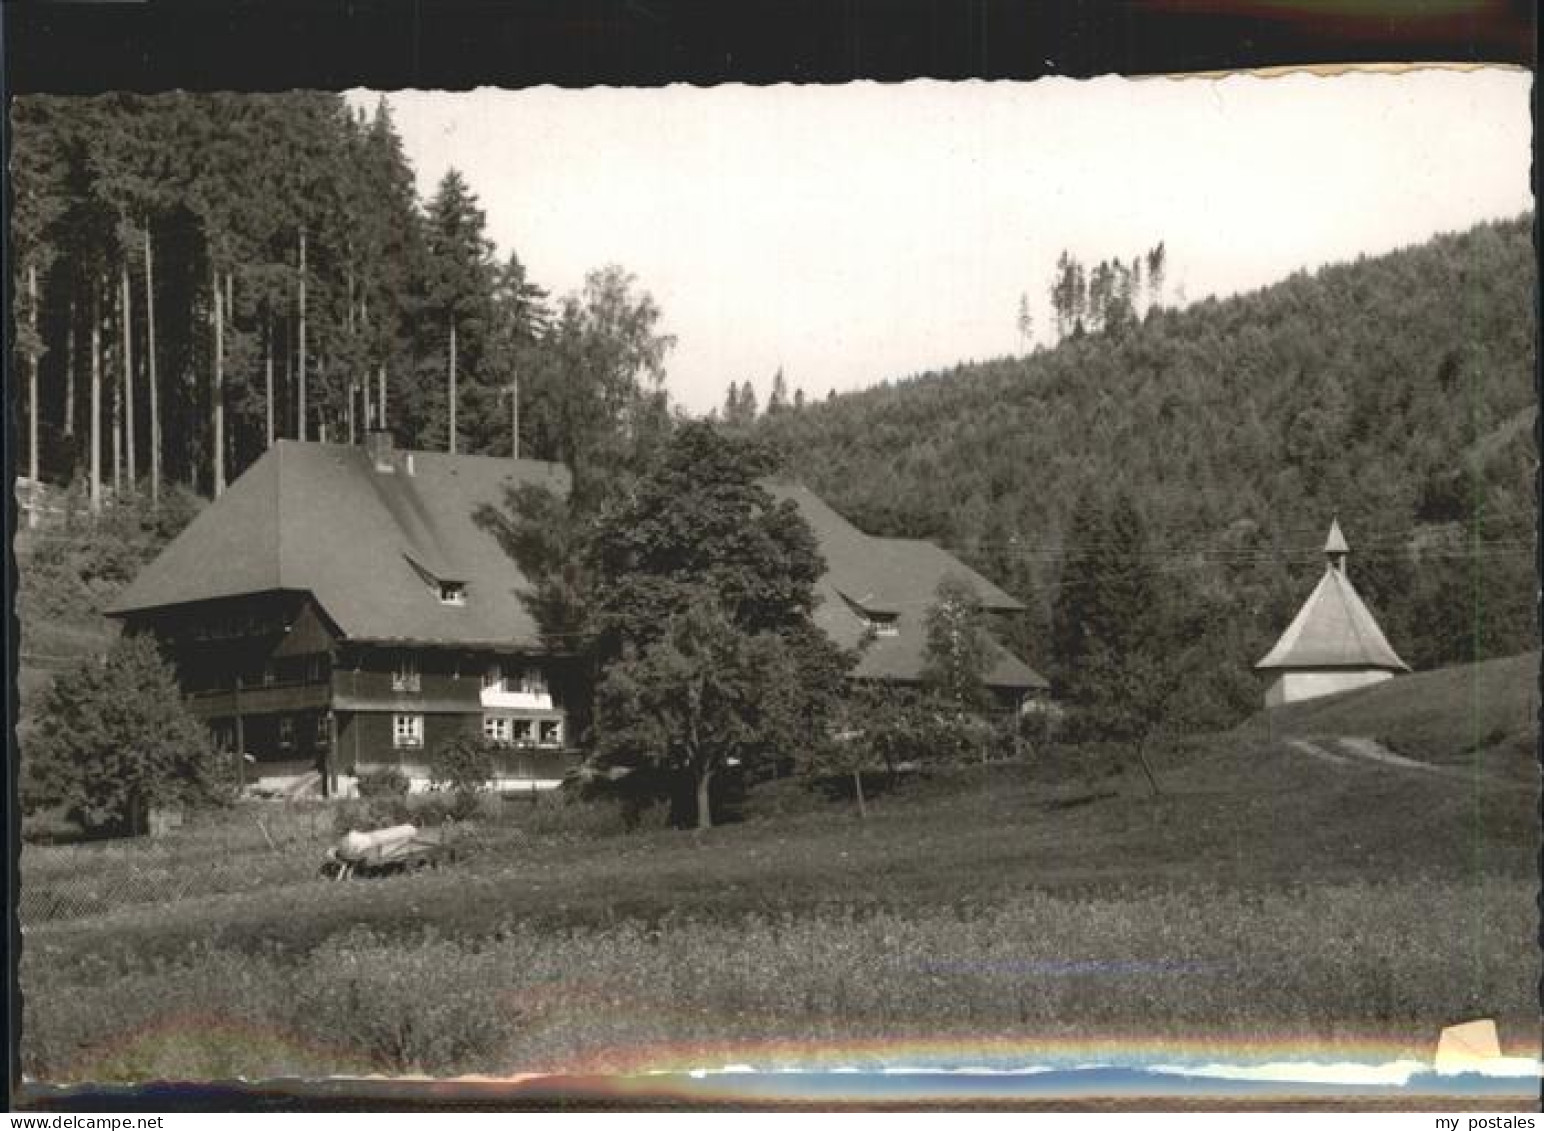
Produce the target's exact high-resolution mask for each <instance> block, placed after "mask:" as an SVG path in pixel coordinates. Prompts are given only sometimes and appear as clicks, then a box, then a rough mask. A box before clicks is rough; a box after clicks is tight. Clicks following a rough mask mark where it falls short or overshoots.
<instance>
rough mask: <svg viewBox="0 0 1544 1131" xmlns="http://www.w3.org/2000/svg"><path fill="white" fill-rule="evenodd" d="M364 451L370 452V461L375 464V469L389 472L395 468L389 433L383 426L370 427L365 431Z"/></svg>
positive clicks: (394, 457) (395, 463)
mask: <svg viewBox="0 0 1544 1131" xmlns="http://www.w3.org/2000/svg"><path fill="white" fill-rule="evenodd" d="M365 451H367V452H369V453H370V462H371V463H372V464H374V465H375V470H376V471H379V472H382V473H385V474H390V473H391V472H394V471H396V470H397V462H396V456H395V453H394V451H393V450H392V438H391V433H390V432H388V431H386V430H385V429H384V428H377V429H372V430H371V431H369V432H366V433H365Z"/></svg>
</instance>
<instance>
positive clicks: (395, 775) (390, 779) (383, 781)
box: [358, 768, 411, 801]
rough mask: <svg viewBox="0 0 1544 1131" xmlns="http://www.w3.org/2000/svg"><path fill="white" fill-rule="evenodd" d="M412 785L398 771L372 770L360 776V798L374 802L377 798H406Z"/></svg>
mask: <svg viewBox="0 0 1544 1131" xmlns="http://www.w3.org/2000/svg"><path fill="white" fill-rule="evenodd" d="M410 787H411V783H410V782H409V781H408V780H407V777H406V776H405V775H404V774H403V773H402V771H401V770H398V769H395V768H393V769H389V770H372V771H370V772H369V773H364V774H360V775H359V782H358V789H359V796H360V797H363V798H365V799H366V800H370V801H373V800H375V799H376V798H392V797H406V796H407V791H408V789H409V788H410Z"/></svg>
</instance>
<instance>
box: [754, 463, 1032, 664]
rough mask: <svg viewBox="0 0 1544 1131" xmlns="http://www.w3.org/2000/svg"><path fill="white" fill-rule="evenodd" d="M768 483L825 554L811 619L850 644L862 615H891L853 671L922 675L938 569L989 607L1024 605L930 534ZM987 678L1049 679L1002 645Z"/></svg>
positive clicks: (859, 634)
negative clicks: (883, 534) (902, 529)
mask: <svg viewBox="0 0 1544 1131" xmlns="http://www.w3.org/2000/svg"><path fill="white" fill-rule="evenodd" d="M768 490H770V491H771V492H772V494H773V495H774V496H775V497H777V498H779V499H791V500H793V502H794V503H795V504H796V505H797V506H798V508H799V513H800V514H802V515H803V516H804V519H805V521H806V522H808V523H809V524H810V527H811V528H812V529H813V530H814V532H815V536H816V537H817V538H818V539H819V541H820V550H821V553H823V554H824V555H825V558H826V574H825V576H824V577H822V578H821V579H820V584H819V586H818V590H817V591H818V594H819V597H820V603H819V605H818V606H817V607H816V609H815V623H816V624H818V625H819V626H820V627H821V628H822V629H823V630H824V631H825V633H826V634H827V635H828V636H830V637H831V638H832V639H833V640H835V641H836V642H837V643H838V644H840V645H842V646H844V647H853V646H855V645H857V644H858V643H859V641H861V640H862V639H863V637H864V635H865V634H866V633H867V631H868V624H867V620H868V619H869V617H868V616H865V614H869V615H870V616H872V617H874V618H878V619H884V620H888V619H890V618H892V617H893V618H895V625H896V629H897V632H896V635H894V636H876V637H874V638H873V640H872V641H871V642H870V644H869V645H868V647H867V648H866V649H865V651H864V653H863V658H862V660H861V661H860V662H859V664H858V668H857V671H856V672H855V674H856V675H857V676H858V678H860V679H875V680H894V681H903V682H914V681H916V680H919V679H920V678H921V676H922V669H923V665H924V662H925V658H926V656H925V654H926V648H927V631H926V627H925V626H926V616H927V609H928V606H929V605H931V604H932V603H933V601H934V600H935V599H936V592H937V589H938V583H939V582H940V581H942V580H943V579H944V578H945V577H948V576H954V577H957V578H959V579H961V580H962V581H966V582H968V583H969V584H970V585H971V586H972V587H973V588H974V589H975V591H976V595H977V596H978V597H980V598H981V604H982V606H983V607H984V608H986V609H987V610H989V611H992V612H1002V613H1022V612H1023V611H1024V605H1023V603H1022V602H1020V601H1017V600H1015V599H1014V598H1013V597H1010V596H1009V595H1008V594H1006V593H1004V592H1003V591H1002V590H1001V589H999V588H998V587H997V586H995V585H993V584H992V583H991V582H990V581H988V580H987V579H986V578H984V577H982V576H981V575H980V574H979V573H977V572H976V571H975V570H973V569H971V568H970V567H969V566H967V565H966V564H965V563H964V562H962V561H960V560H959V559H958V558H956V557H955V556H954V555H953V554H950V553H949V552H948V551H946V550H943V549H941V548H940V547H938V546H935V545H934V544H933V543H931V542H922V541H918V540H916V539H911V538H876V537H874V536H872V535H869V534H865V533H863V531H861V530H859V529H858V528H857V527H856V526H854V525H853V524H852V523H850V522H848V521H847V520H846V519H845V518H843V517H842V516H841V515H839V514H837V512H836V511H834V510H832V509H831V508H830V507H829V506H828V505H826V503H825V502H824V501H823V500H822V499H821V498H820V497H819V496H818V495H816V494H815V493H814V492H813V491H810V490H809V489H808V488H806V487H790V486H782V485H768ZM994 645H995V642H994ZM987 683H988V684H989V685H991V686H993V687H1001V688H1009V689H1029V688H1034V689H1045V688H1048V687H1049V686H1050V685H1049V684H1048V683H1047V682H1046V681H1045V679H1044V678H1042V677H1041V676H1040V675H1039V674H1038V673H1036V672H1035V671H1034V670H1033V669H1031V668H1030V667H1029V666H1028V665H1027V664H1025V663H1024V661H1022V660H1020V659H1019V658H1018V657H1017V656H1015V655H1013V654H1012V653H1011V652H1009V651H1008V650H1007V649H1006V648H1003V647H1002V646H1001V645H995V656H994V659H993V664H992V668H991V670H990V671H989V672H988V673H987Z"/></svg>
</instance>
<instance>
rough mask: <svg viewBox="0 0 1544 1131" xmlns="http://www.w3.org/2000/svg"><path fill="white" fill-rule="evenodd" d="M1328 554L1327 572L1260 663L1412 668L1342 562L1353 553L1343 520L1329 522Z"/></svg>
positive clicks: (1264, 666)
mask: <svg viewBox="0 0 1544 1131" xmlns="http://www.w3.org/2000/svg"><path fill="white" fill-rule="evenodd" d="M1324 552H1325V554H1326V555H1328V556H1329V559H1330V564H1329V565H1328V566H1327V567H1326V568H1325V571H1324V576H1323V577H1321V578H1320V579H1319V584H1318V585H1317V586H1315V587H1314V591H1313V592H1312V593H1310V594H1309V596H1308V600H1306V601H1304V602H1303V607H1302V608H1301V609H1299V610H1298V613H1297V616H1296V617H1294V618H1293V619H1292V623H1291V624H1289V625H1287V630H1286V631H1285V632H1283V633H1282V634H1281V639H1280V640H1278V641H1276V646H1275V647H1274V648H1272V649H1271V650H1270V651H1269V652H1268V653H1266V655H1265V658H1264V659H1263V660H1261V661H1260V662H1259V663H1258V664H1256V665H1255V667H1256V668H1259V669H1272V668H1383V669H1386V670H1388V671H1403V672H1407V671H1409V670H1410V667H1409V665H1408V664H1406V663H1405V662H1404V661H1403V660H1401V659H1400V658H1399V655H1398V653H1396V652H1395V651H1394V649H1393V647H1392V646H1391V645H1390V644H1389V642H1388V638H1387V637H1385V636H1384V635H1383V630H1382V629H1381V628H1379V627H1378V622H1377V621H1376V620H1375V619H1374V618H1373V615H1372V612H1371V611H1370V610H1369V609H1368V608H1367V606H1366V604H1365V603H1363V601H1362V598H1361V595H1360V594H1359V593H1357V591H1356V587H1355V586H1354V585H1352V584H1351V579H1350V578H1349V577H1347V576H1346V571H1345V569H1344V568H1343V567H1342V566H1340V565H1339V564H1338V563H1337V560H1336V559H1337V558H1339V559H1343V558H1344V557H1345V555H1346V554H1348V553H1350V552H1351V551H1350V547H1349V546H1348V545H1347V544H1346V538H1345V535H1344V534H1342V533H1341V531H1340V523H1339V522H1338V521H1337V522H1331V524H1330V535H1329V538H1328V539H1326V541H1325V543H1324Z"/></svg>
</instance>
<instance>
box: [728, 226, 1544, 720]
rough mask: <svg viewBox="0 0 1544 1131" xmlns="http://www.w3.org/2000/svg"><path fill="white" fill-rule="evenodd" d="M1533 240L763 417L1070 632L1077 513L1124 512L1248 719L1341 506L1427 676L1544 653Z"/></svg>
mask: <svg viewBox="0 0 1544 1131" xmlns="http://www.w3.org/2000/svg"><path fill="white" fill-rule="evenodd" d="M1534 286H1535V267H1534V248H1533V243H1532V234H1531V231H1530V227H1529V224H1528V222H1527V221H1526V220H1524V219H1518V220H1513V221H1508V222H1501V223H1490V224H1484V225H1481V226H1479V227H1477V228H1475V229H1473V230H1471V231H1468V232H1466V233H1463V234H1460V235H1444V236H1441V237H1439V238H1437V239H1434V240H1432V241H1431V242H1429V243H1427V244H1425V245H1422V246H1420V247H1415V248H1410V249H1405V250H1401V251H1398V252H1395V253H1393V254H1390V255H1386V256H1383V257H1380V258H1376V259H1361V260H1358V261H1357V262H1355V263H1347V264H1339V265H1334V266H1330V267H1326V268H1324V269H1322V270H1320V271H1318V272H1316V273H1313V274H1307V273H1299V274H1296V275H1294V276H1292V277H1290V278H1288V279H1286V280H1284V281H1282V282H1281V283H1278V284H1276V285H1274V286H1271V287H1268V288H1265V289H1262V290H1260V291H1257V292H1254V293H1250V294H1246V295H1242V296H1238V297H1235V298H1231V299H1227V300H1221V301H1218V300H1211V299H1209V300H1207V301H1205V302H1201V303H1197V304H1194V305H1192V306H1190V307H1188V308H1185V309H1183V310H1174V309H1154V310H1152V311H1150V312H1149V313H1148V314H1147V315H1146V317H1145V318H1143V319H1142V320H1140V321H1139V322H1135V323H1133V324H1131V325H1129V326H1122V327H1119V328H1117V329H1115V330H1111V331H1107V332H1102V333H1097V334H1084V335H1081V336H1076V337H1072V338H1069V339H1067V340H1064V341H1063V342H1062V343H1061V344H1060V345H1059V346H1057V347H1056V348H1054V349H1049V350H1039V351H1036V352H1035V353H1034V354H1032V355H1030V356H1027V357H1017V358H1004V359H1001V360H997V361H991V362H985V363H981V364H972V365H961V366H958V367H956V368H955V369H954V370H952V371H949V372H939V373H928V374H925V375H922V376H918V377H914V378H910V379H907V380H904V381H899V382H894V383H891V382H887V383H885V384H884V385H881V386H879V387H877V388H873V389H869V390H865V391H863V392H860V393H856V394H850V395H846V396H840V397H834V398H832V399H830V400H829V401H827V402H825V403H822V404H814V405H810V406H807V407H801V408H799V409H792V408H788V409H784V410H783V411H781V412H778V413H775V414H769V415H765V416H763V417H762V418H761V419H760V420H759V421H758V422H757V429H758V431H759V432H760V433H761V434H762V435H764V436H765V437H767V438H770V439H772V440H773V441H775V442H776V443H777V444H778V445H780V446H781V448H782V449H783V451H784V454H785V459H786V465H787V467H788V468H790V469H797V474H798V476H799V477H800V478H802V479H803V480H804V481H805V482H806V483H807V484H808V485H809V486H810V487H812V488H813V489H815V490H816V491H818V492H820V493H821V494H822V495H823V496H825V497H826V498H827V499H829V500H830V501H831V502H832V504H833V505H835V506H837V507H838V508H839V509H840V510H842V511H843V512H844V513H845V514H847V515H848V516H849V517H851V518H852V519H853V520H854V521H856V522H857V523H859V524H860V525H862V526H863V527H864V528H865V529H867V530H870V531H872V532H874V533H877V534H887V535H906V536H918V537H930V538H935V539H937V540H939V541H941V542H943V543H944V544H946V545H948V546H949V547H951V548H952V549H954V550H956V551H957V552H959V553H960V554H961V555H962V556H964V557H965V558H967V559H968V560H969V561H970V562H971V564H972V565H974V566H976V567H977V568H978V569H980V570H981V571H982V572H983V573H984V574H986V575H987V576H988V577H990V578H992V579H993V580H994V581H996V582H997V583H998V584H1000V585H1002V586H1003V587H1005V588H1007V589H1008V590H1010V591H1011V592H1015V593H1017V594H1018V595H1019V596H1021V597H1023V598H1025V599H1026V600H1028V601H1030V602H1031V603H1032V605H1033V606H1034V608H1035V609H1036V614H1037V615H1036V618H1035V619H1034V621H1033V622H1032V623H1031V625H1030V626H1028V628H1027V630H1026V632H1025V634H1024V636H1023V638H1022V639H1021V641H1020V643H1021V646H1022V647H1023V648H1024V649H1025V651H1026V652H1027V654H1028V656H1029V658H1030V659H1031V660H1032V662H1034V663H1036V664H1037V665H1044V666H1045V667H1046V668H1047V669H1049V670H1050V671H1052V672H1053V673H1054V672H1056V671H1057V667H1058V665H1057V657H1056V656H1055V655H1054V649H1053V648H1052V646H1051V639H1052V634H1051V633H1050V631H1049V625H1050V624H1051V622H1052V619H1053V617H1054V616H1055V613H1056V609H1057V605H1058V602H1059V598H1060V594H1059V586H1060V585H1061V582H1062V575H1063V564H1064V560H1065V556H1066V552H1067V549H1068V547H1067V545H1066V542H1067V536H1068V532H1069V530H1070V528H1071V526H1072V522H1071V520H1072V516H1073V515H1074V513H1075V511H1076V510H1077V508H1078V507H1079V506H1080V505H1085V504H1095V503H1098V502H1099V501H1101V500H1107V499H1109V498H1111V497H1114V496H1115V495H1117V494H1125V495H1126V496H1128V497H1129V498H1130V499H1131V501H1132V502H1133V503H1134V504H1135V509H1136V511H1137V513H1138V514H1139V515H1140V517H1141V519H1142V521H1143V523H1144V525H1145V528H1146V548H1145V550H1144V551H1143V555H1144V562H1143V563H1142V564H1143V565H1144V566H1145V567H1147V568H1149V569H1150V570H1151V572H1152V573H1153V574H1154V576H1155V577H1156V579H1157V580H1158V581H1159V582H1160V583H1161V589H1162V592H1163V594H1164V596H1165V598H1166V600H1167V601H1169V602H1170V603H1172V604H1173V605H1175V606H1176V607H1178V608H1180V609H1183V610H1184V615H1182V616H1178V617H1176V618H1174V619H1172V620H1171V621H1170V622H1169V623H1171V624H1174V625H1182V626H1184V628H1183V637H1181V638H1176V639H1174V640H1172V641H1168V642H1167V644H1168V645H1169V647H1170V648H1171V650H1172V655H1173V657H1174V659H1175V662H1176V663H1182V664H1184V665H1186V666H1188V667H1189V668H1191V669H1192V670H1193V671H1194V672H1195V673H1196V674H1197V675H1198V676H1199V677H1200V678H1199V679H1198V680H1196V681H1191V682H1192V683H1198V684H1200V685H1203V688H1202V689H1201V690H1198V691H1197V692H1196V699H1197V702H1196V703H1194V704H1192V706H1193V707H1195V708H1196V710H1197V712H1198V713H1199V715H1200V716H1201V717H1202V718H1198V720H1197V721H1203V720H1204V721H1215V722H1222V721H1226V720H1227V719H1228V718H1230V717H1237V715H1238V713H1239V712H1240V711H1242V710H1244V709H1246V707H1247V708H1252V707H1253V705H1254V704H1256V703H1257V702H1258V700H1257V698H1255V695H1256V690H1255V689H1256V686H1257V685H1256V683H1255V681H1254V680H1253V678H1252V676H1251V673H1250V671H1249V669H1250V666H1251V665H1252V664H1253V662H1254V661H1255V660H1256V659H1258V658H1259V656H1260V655H1261V654H1262V653H1263V652H1264V650H1265V649H1266V648H1267V647H1268V646H1269V644H1270V642H1271V640H1272V639H1273V638H1274V636H1275V634H1277V633H1278V632H1279V631H1280V630H1281V628H1282V627H1283V626H1284V625H1285V623H1286V621H1287V619H1288V618H1289V617H1290V615H1291V613H1292V612H1293V611H1294V610H1295V608H1296V605H1297V604H1298V603H1299V602H1300V601H1301V600H1302V598H1303V597H1304V596H1305V595H1306V593H1307V592H1308V590H1309V589H1310V588H1311V586H1312V584H1313V581H1314V578H1315V577H1316V576H1317V574H1318V572H1319V571H1320V570H1321V569H1322V568H1323V567H1322V558H1321V557H1320V554H1319V548H1320V546H1321V545H1322V543H1323V540H1324V534H1325V530H1326V528H1327V527H1328V525H1329V521H1330V518H1331V516H1332V515H1336V514H1338V515H1339V517H1340V522H1341V524H1342V526H1343V527H1344V528H1345V530H1346V533H1347V536H1348V537H1349V539H1350V541H1351V546H1352V556H1351V561H1350V568H1351V571H1352V575H1353V577H1354V579H1355V581H1356V583H1357V585H1358V587H1359V588H1360V589H1361V591H1362V593H1363V595H1364V596H1365V597H1366V598H1367V600H1368V602H1369V604H1370V605H1371V606H1372V607H1373V609H1374V610H1375V611H1376V612H1377V614H1378V615H1379V617H1380V619H1381V620H1382V622H1383V624H1384V627H1385V629H1386V630H1387V632H1388V635H1389V636H1390V638H1391V640H1392V641H1393V642H1394V644H1395V646H1396V648H1398V649H1399V650H1400V651H1401V653H1402V654H1403V656H1404V658H1405V659H1406V660H1407V661H1408V662H1409V663H1410V664H1411V665H1412V666H1414V667H1416V668H1418V669H1419V668H1429V667H1435V666H1440V665H1444V664H1449V663H1455V662H1460V661H1467V660H1471V659H1475V658H1483V657H1488V656H1496V655H1504V654H1509V653H1515V652H1518V651H1521V650H1524V649H1527V648H1531V647H1534V646H1535V641H1536V637H1537V633H1536V627H1535V621H1534V615H1533V592H1534V576H1535V575H1534V555H1533V546H1534V528H1535V506H1536V504H1535V492H1534V467H1535V457H1536V448H1535V444H1534V435H1533V433H1534V428H1533V421H1534V405H1535V399H1536V398H1535V391H1534V383H1533V365H1534V311H1533V295H1534Z"/></svg>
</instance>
